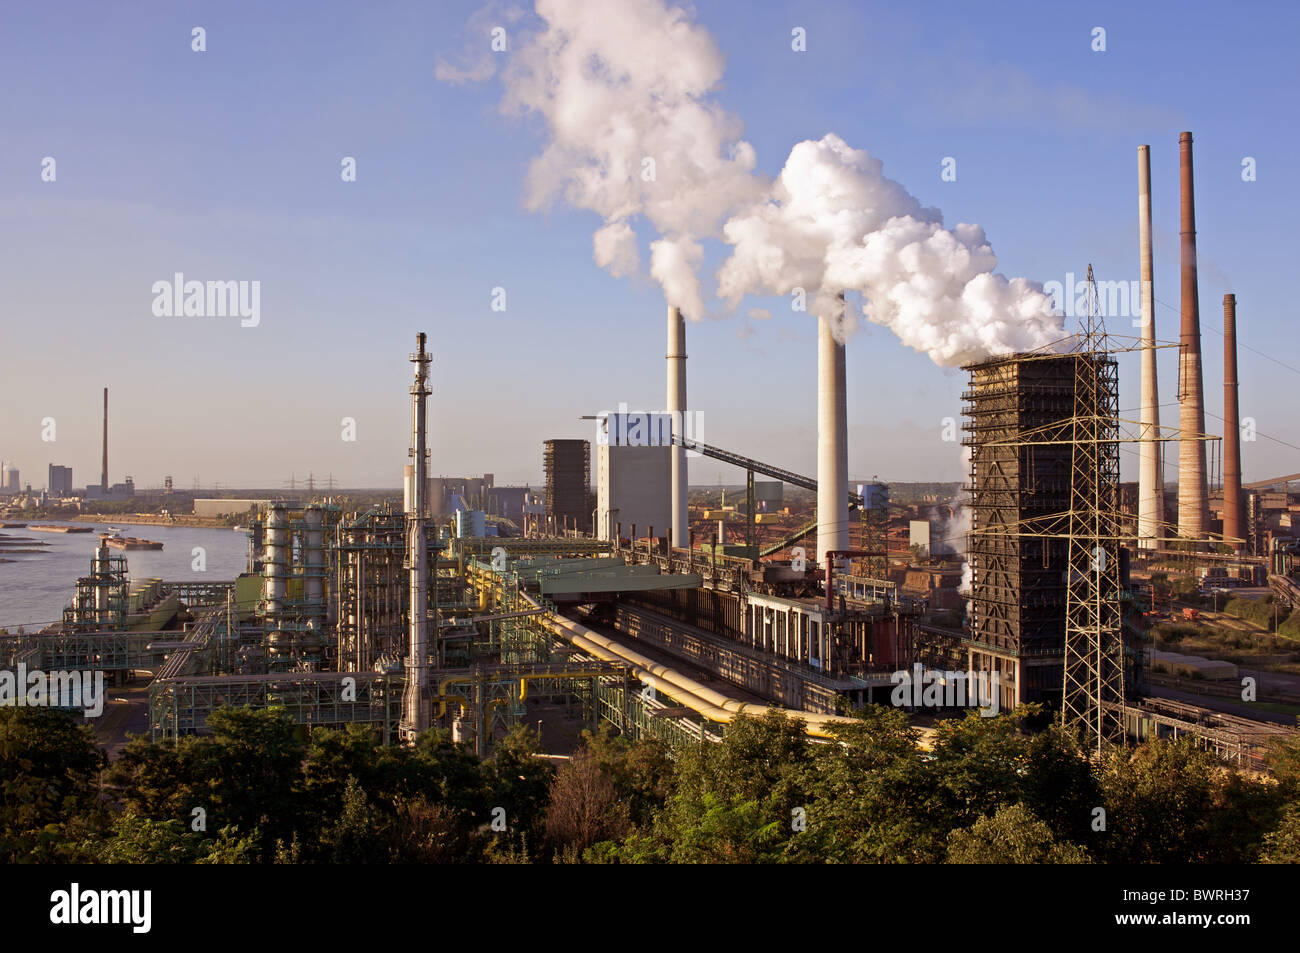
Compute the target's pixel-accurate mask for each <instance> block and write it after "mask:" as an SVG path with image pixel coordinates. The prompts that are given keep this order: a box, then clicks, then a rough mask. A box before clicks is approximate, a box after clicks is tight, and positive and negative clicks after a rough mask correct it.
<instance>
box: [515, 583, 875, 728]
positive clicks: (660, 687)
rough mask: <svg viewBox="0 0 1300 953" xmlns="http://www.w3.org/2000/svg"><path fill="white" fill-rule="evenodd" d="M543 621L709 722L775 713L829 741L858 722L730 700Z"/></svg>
mask: <svg viewBox="0 0 1300 953" xmlns="http://www.w3.org/2000/svg"><path fill="white" fill-rule="evenodd" d="M520 595H521V596H522V597H523V599H524V600H526V601H527V602H529V603H531V604H532V605H534V606H537V607H538V608H541V606H538V604H537V603H536V602H535V601H534V600H533V598H532V597H531V596H529V595H528V593H526V592H521V593H520ZM542 621H543V622H544V623H545V625H546V626H547V627H548V628H549V629H550V630H551V631H552V632H554V633H555V634H556V635H558V636H560V637H561V638H563V639H565V640H566V641H568V642H571V643H573V645H575V646H576V647H578V648H580V649H582V650H583V651H584V652H586V653H588V654H589V655H592V656H594V657H595V658H598V659H600V660H601V661H604V662H617V663H621V664H625V665H629V666H631V667H632V669H633V670H634V671H635V672H636V674H637V677H638V678H639V679H640V680H641V681H642V682H644V683H645V684H647V685H650V686H651V687H652V688H654V690H655V691H657V692H663V693H664V694H665V695H669V696H671V697H672V698H673V699H675V700H676V701H678V702H680V703H681V704H682V705H683V706H684V707H686V708H689V709H691V711H694V712H696V713H697V714H699V715H702V716H703V717H704V718H705V719H706V720H708V721H713V722H718V723H720V724H729V723H730V722H731V721H732V720H733V719H734V718H735V717H736V716H737V715H749V716H751V717H758V716H761V715H764V714H766V713H767V712H772V711H776V712H780V713H782V714H784V715H794V716H797V717H798V718H800V719H802V720H803V721H804V723H805V729H804V730H805V731H806V732H807V733H808V734H809V735H811V736H813V737H814V738H828V739H829V738H834V737H835V735H834V734H833V733H832V732H831V731H830V730H829V729H830V726H831V725H835V724H853V723H854V721H855V719H852V718H843V717H840V716H838V715H822V714H815V713H812V712H804V711H792V710H790V709H786V708H777V707H775V706H772V705H756V704H753V703H750V702H742V701H739V700H737V699H735V698H729V697H728V696H726V695H723V694H722V693H721V692H718V691H715V690H714V689H712V688H709V687H708V686H707V685H702V684H700V683H699V682H697V681H695V680H694V679H692V678H688V677H687V676H685V675H683V674H682V673H681V672H678V671H676V670H674V669H671V668H669V667H668V666H666V665H661V664H660V663H658V662H656V661H654V660H653V659H650V658H647V657H646V656H644V655H642V654H641V653H640V652H638V651H636V650H635V649H630V648H628V647H626V646H624V645H620V644H619V643H618V642H615V641H614V640H613V639H610V638H607V637H605V636H603V635H601V634H599V633H598V632H593V631H592V630H591V629H589V628H587V627H586V626H585V625H582V624H581V623H578V622H574V621H572V620H570V619H566V618H564V617H563V616H561V615H558V614H555V613H547V614H546V615H544V616H543V620H542Z"/></svg>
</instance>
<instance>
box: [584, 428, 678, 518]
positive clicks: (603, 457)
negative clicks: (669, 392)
mask: <svg viewBox="0 0 1300 953" xmlns="http://www.w3.org/2000/svg"><path fill="white" fill-rule="evenodd" d="M666 418H668V415H667V414H635V413H633V414H610V415H608V416H607V417H604V418H602V419H600V420H598V421H597V426H599V427H600V428H601V429H600V433H599V434H598V437H597V440H596V534H597V536H599V537H600V538H601V539H613V538H614V534H615V532H616V527H618V526H621V527H622V532H623V535H624V536H625V537H626V536H630V535H631V533H632V527H633V525H635V526H636V532H637V535H638V536H645V535H647V534H648V532H649V531H650V529H651V528H652V527H653V528H654V532H655V535H656V536H667V535H669V533H670V532H671V530H672V456H671V435H672V428H671V426H670V425H669V426H667V427H665V422H664V421H665V419H666ZM668 419H670V418H668ZM665 433H666V434H667V435H668V436H667V438H666V439H665V437H664V434H665Z"/></svg>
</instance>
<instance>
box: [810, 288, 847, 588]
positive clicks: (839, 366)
mask: <svg viewBox="0 0 1300 953" xmlns="http://www.w3.org/2000/svg"><path fill="white" fill-rule="evenodd" d="M838 307H839V310H838V312H837V313H836V314H835V315H834V316H833V317H829V318H828V317H819V318H818V320H817V565H818V566H821V567H825V565H826V554H827V553H828V552H831V551H833V550H845V549H848V548H849V486H848V484H849V472H848V471H849V414H848V397H847V394H846V386H845V373H844V345H843V344H842V343H840V342H839V341H837V340H836V339H835V333H834V329H835V328H840V327H842V325H843V317H844V295H843V294H841V295H840V297H839V301H838Z"/></svg>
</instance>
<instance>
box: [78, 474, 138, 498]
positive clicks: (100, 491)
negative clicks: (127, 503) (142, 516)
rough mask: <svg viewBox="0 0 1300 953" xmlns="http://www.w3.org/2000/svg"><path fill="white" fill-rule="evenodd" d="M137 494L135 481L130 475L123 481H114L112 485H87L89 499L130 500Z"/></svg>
mask: <svg viewBox="0 0 1300 953" xmlns="http://www.w3.org/2000/svg"><path fill="white" fill-rule="evenodd" d="M134 496H135V481H134V480H132V479H131V478H130V477H127V478H126V480H125V481H124V482H122V483H114V484H113V485H112V486H108V487H105V486H102V485H100V486H96V485H95V484H91V485H89V486H87V487H86V499H87V500H129V499H132V498H133V497H134Z"/></svg>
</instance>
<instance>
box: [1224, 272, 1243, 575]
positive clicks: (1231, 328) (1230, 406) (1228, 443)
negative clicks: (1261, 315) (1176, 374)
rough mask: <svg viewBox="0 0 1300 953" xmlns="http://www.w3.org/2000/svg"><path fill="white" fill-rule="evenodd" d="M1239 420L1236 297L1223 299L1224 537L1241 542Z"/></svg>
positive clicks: (1240, 544) (1237, 546)
mask: <svg viewBox="0 0 1300 953" xmlns="http://www.w3.org/2000/svg"><path fill="white" fill-rule="evenodd" d="M1241 526H1242V508H1241V416H1240V409H1239V407H1238V403H1237V296H1236V295H1231V294H1228V295H1224V296H1223V536H1224V538H1225V539H1226V540H1227V542H1228V545H1229V546H1231V547H1232V548H1233V549H1241V548H1243V547H1244V546H1245V542H1244V540H1243V541H1241V542H1234V540H1241V538H1242V537H1241Z"/></svg>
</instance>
